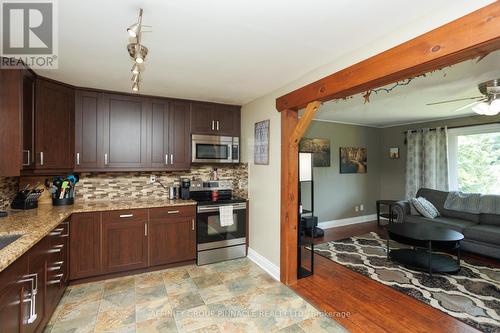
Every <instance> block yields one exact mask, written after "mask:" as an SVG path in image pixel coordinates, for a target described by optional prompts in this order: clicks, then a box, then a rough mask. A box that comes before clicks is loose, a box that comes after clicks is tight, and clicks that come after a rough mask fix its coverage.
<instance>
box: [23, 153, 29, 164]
mask: <svg viewBox="0 0 500 333" xmlns="http://www.w3.org/2000/svg"><path fill="white" fill-rule="evenodd" d="M24 153H26V154H27V157H28V162H26V163H23V166H28V165H30V150H29V149H23V155H24ZM23 161H24V156H23Z"/></svg>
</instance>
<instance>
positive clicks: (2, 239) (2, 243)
mask: <svg viewBox="0 0 500 333" xmlns="http://www.w3.org/2000/svg"><path fill="white" fill-rule="evenodd" d="M21 236H22V235H20V234H15V235H4V236H0V250H1V249H3V248H4V247H6V246H7V245H9V244H10V243H12V242H15V241H16V240H17V239H18V238H19V237H21Z"/></svg>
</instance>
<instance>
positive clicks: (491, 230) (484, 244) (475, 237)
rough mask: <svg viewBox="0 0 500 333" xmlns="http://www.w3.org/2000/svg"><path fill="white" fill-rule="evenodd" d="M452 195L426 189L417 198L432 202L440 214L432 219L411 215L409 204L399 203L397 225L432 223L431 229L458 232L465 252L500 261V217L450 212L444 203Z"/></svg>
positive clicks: (396, 207)
mask: <svg viewBox="0 0 500 333" xmlns="http://www.w3.org/2000/svg"><path fill="white" fill-rule="evenodd" d="M447 196H448V192H444V191H437V190H432V189H428V188H422V189H420V190H419V191H418V192H417V197H424V198H426V199H427V200H429V201H430V202H431V203H432V204H433V205H434V206H435V207H436V208H437V210H438V211H439V213H440V216H438V217H436V218H434V219H429V218H426V217H423V216H421V215H411V207H410V203H409V202H408V201H399V202H398V203H397V204H396V205H395V206H394V208H393V209H394V212H396V213H397V215H398V218H397V222H405V223H428V224H430V225H435V226H441V227H446V228H449V229H453V230H457V231H459V232H461V233H462V234H463V235H464V240H463V241H462V242H461V247H462V249H463V250H465V251H469V252H473V253H478V254H481V255H484V256H488V257H493V258H496V259H500V215H495V214H471V213H467V212H459V211H454V210H447V209H445V208H444V203H445V201H446V198H447Z"/></svg>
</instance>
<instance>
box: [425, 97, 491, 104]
mask: <svg viewBox="0 0 500 333" xmlns="http://www.w3.org/2000/svg"><path fill="white" fill-rule="evenodd" d="M478 98H484V96H476V97H465V98H457V99H450V100H448V101H441V102H434V103H427V104H425V105H437V104H444V103H451V102H459V101H467V100H470V99H478Z"/></svg>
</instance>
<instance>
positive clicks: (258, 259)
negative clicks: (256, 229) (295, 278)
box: [247, 247, 280, 281]
mask: <svg viewBox="0 0 500 333" xmlns="http://www.w3.org/2000/svg"><path fill="white" fill-rule="evenodd" d="M247 257H248V259H250V260H252V261H253V262H254V263H256V264H257V265H259V267H260V268H262V269H263V270H265V271H266V272H267V273H268V274H269V275H271V277H272V278H273V279H275V280H276V281H279V280H280V268H279V267H278V266H276V265H275V264H273V263H272V262H271V261H269V259H267V258H266V257H264V256H263V255H261V254H260V253H258V252H257V251H255V250H254V249H252V248H250V247H249V248H248V255H247Z"/></svg>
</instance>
